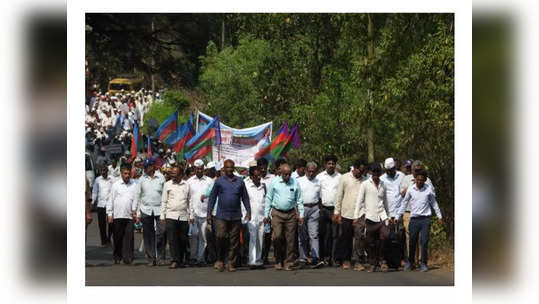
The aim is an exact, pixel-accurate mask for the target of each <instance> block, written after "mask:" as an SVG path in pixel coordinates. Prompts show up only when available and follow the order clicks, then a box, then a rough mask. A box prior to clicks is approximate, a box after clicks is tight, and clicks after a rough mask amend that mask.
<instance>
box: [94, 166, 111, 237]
mask: <svg viewBox="0 0 539 304" xmlns="http://www.w3.org/2000/svg"><path fill="white" fill-rule="evenodd" d="M108 173H109V169H108V168H107V167H106V166H103V167H101V175H100V176H98V177H97V178H96V179H95V182H94V187H93V190H92V202H93V203H94V204H96V205H97V223H98V225H99V236H100V237H101V247H105V246H107V245H108V244H109V243H110V236H111V235H112V224H108V225H107V202H108V200H109V196H110V190H111V188H112V178H111V177H110V176H108ZM107 226H108V229H107Z"/></svg>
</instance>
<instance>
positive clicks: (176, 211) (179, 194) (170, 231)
mask: <svg viewBox="0 0 539 304" xmlns="http://www.w3.org/2000/svg"><path fill="white" fill-rule="evenodd" d="M182 175H183V168H182V167H177V166H174V167H172V169H171V172H170V176H171V179H170V180H169V181H168V182H166V183H165V185H164V186H163V195H162V198H161V212H160V213H161V215H160V224H161V226H165V227H166V229H165V230H166V233H167V239H168V244H169V248H170V255H171V257H172V263H171V265H170V267H169V268H171V269H175V268H178V267H180V268H183V267H185V264H184V257H185V249H186V247H187V232H188V230H189V224H188V222H187V221H188V220H189V219H193V214H190V208H189V184H188V183H187V182H186V181H184V180H183V179H182Z"/></svg>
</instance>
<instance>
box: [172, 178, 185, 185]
mask: <svg viewBox="0 0 539 304" xmlns="http://www.w3.org/2000/svg"><path fill="white" fill-rule="evenodd" d="M170 181H171V182H172V184H173V185H183V184H185V180H183V179H181V180H180V182H179V183H175V182H174V180H172V179H171V180H170Z"/></svg>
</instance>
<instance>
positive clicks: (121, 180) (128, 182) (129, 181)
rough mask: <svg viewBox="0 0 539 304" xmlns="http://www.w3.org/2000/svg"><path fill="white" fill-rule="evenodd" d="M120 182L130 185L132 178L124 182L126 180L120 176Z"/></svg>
mask: <svg viewBox="0 0 539 304" xmlns="http://www.w3.org/2000/svg"><path fill="white" fill-rule="evenodd" d="M120 183H122V184H124V185H127V186H129V185H131V184H132V183H133V180H132V179H129V180H128V181H127V183H126V182H124V180H123V179H121V178H120Z"/></svg>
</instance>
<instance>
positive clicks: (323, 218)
mask: <svg viewBox="0 0 539 304" xmlns="http://www.w3.org/2000/svg"><path fill="white" fill-rule="evenodd" d="M325 165H326V170H325V171H322V172H320V173H319V174H318V175H317V176H316V178H317V179H318V180H319V181H320V186H321V188H320V196H321V197H322V204H321V209H320V258H321V259H323V260H324V264H328V265H333V264H334V262H335V261H338V260H342V254H341V253H340V252H336V250H335V249H336V244H337V232H338V226H337V225H338V224H337V223H336V222H335V221H334V217H333V215H334V210H335V198H336V197H337V189H338V187H339V181H340V178H341V174H340V173H338V172H336V171H335V167H336V165H337V157H336V156H335V155H328V156H326V158H325ZM340 262H342V261H340Z"/></svg>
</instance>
